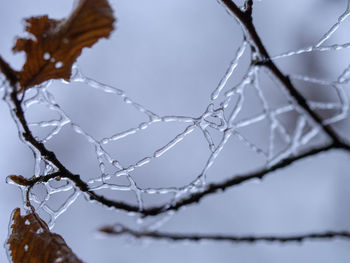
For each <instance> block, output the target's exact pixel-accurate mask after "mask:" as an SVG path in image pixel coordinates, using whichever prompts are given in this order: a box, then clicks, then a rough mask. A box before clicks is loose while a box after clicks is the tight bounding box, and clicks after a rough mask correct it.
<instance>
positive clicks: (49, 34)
mask: <svg viewBox="0 0 350 263" xmlns="http://www.w3.org/2000/svg"><path fill="white" fill-rule="evenodd" d="M114 21H115V19H114V16H113V10H112V8H111V7H110V5H109V3H108V1H107V0H80V1H79V3H78V5H77V7H76V8H75V10H74V11H73V12H72V13H71V15H70V16H69V17H68V18H67V19H63V20H54V19H50V18H48V16H40V17H31V18H28V19H26V23H27V26H26V31H27V32H29V33H30V34H31V35H32V36H33V38H19V39H17V42H16V44H15V46H14V47H13V51H14V52H19V51H25V53H26V62H25V64H24V66H23V68H22V71H21V72H19V82H20V85H21V87H22V91H23V90H25V89H28V88H30V87H32V86H34V85H37V84H40V83H42V82H44V81H47V80H50V79H60V78H63V79H65V80H69V78H70V76H71V68H72V64H73V63H74V62H75V60H76V59H77V57H78V56H79V55H80V54H81V50H82V49H83V48H84V47H91V46H92V45H93V44H94V43H96V42H97V41H98V40H99V39H100V38H103V37H105V38H108V37H109V35H110V33H111V32H112V30H113V23H114Z"/></svg>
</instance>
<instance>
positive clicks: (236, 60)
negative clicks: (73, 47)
mask: <svg viewBox="0 0 350 263" xmlns="http://www.w3.org/2000/svg"><path fill="white" fill-rule="evenodd" d="M349 14H350V10H349V2H348V4H347V8H346V10H345V11H344V13H343V14H342V15H341V16H340V17H339V18H338V21H337V22H336V23H335V24H334V25H333V26H332V27H331V28H330V29H329V30H328V31H327V32H326V33H325V34H324V35H323V36H322V38H321V39H320V40H319V41H317V42H316V43H315V44H314V45H312V46H309V47H306V48H303V49H300V50H294V51H288V52H286V53H283V54H280V55H276V56H273V57H272V60H280V59H284V58H288V57H291V56H296V55H298V54H303V53H308V52H316V51H318V52H331V51H332V52H334V51H337V50H342V49H347V48H349V47H350V43H344V44H333V45H328V46H327V41H328V40H329V39H330V38H331V37H332V35H333V34H334V33H335V32H336V31H337V29H338V28H340V27H341V26H342V23H343V22H344V21H345V20H346V19H347V18H348V16H349ZM243 32H244V30H243ZM254 52H255V51H254V50H253V49H252V46H251V43H250V40H249V37H248V36H246V37H245V38H244V40H243V41H242V43H241V44H240V46H239V47H238V48H236V49H235V50H234V52H233V53H234V56H233V58H232V60H231V63H230V64H229V65H228V67H227V70H226V72H224V74H223V76H222V78H221V79H220V80H219V81H218V85H217V86H216V87H213V89H212V92H211V94H210V96H209V98H208V100H207V104H206V105H203V106H204V107H203V108H205V110H204V112H202V114H201V115H200V116H178V115H165V116H163V115H160V114H158V113H157V112H154V111H153V110H152V105H141V104H139V103H138V102H137V101H135V100H134V99H133V98H131V97H129V96H128V95H127V94H126V92H125V91H124V90H123V89H121V88H119V87H114V86H110V85H107V84H104V83H102V82H100V81H97V80H95V79H93V78H90V77H88V76H86V75H84V73H83V72H82V71H81V70H80V69H79V66H78V65H75V66H74V68H73V74H72V77H71V80H70V82H69V83H67V82H63V83H64V84H65V85H72V84H73V83H80V84H82V85H84V86H86V88H92V89H95V90H97V91H98V92H101V93H105V94H108V96H112V97H114V98H116V100H115V101H116V102H118V103H122V104H125V105H127V106H128V107H129V108H130V109H133V110H136V111H137V112H138V113H139V114H141V115H143V116H144V117H145V119H146V121H142V122H140V123H139V124H138V125H136V126H135V127H130V128H128V129H125V130H124V131H121V132H116V133H113V134H106V135H105V136H102V137H101V138H97V137H96V136H93V135H92V134H90V133H89V132H88V131H87V130H85V129H84V128H83V127H82V125H80V124H79V123H78V122H77V121H76V120H75V119H74V118H73V117H70V116H69V114H68V113H67V112H66V111H65V109H64V108H62V107H61V106H60V105H59V104H58V103H57V101H56V98H55V96H54V95H53V93H52V92H50V88H51V86H52V85H53V84H54V83H55V82H53V81H50V82H47V83H45V84H44V85H41V86H37V87H34V88H32V89H31V90H30V91H28V92H26V94H25V97H24V98H23V101H22V107H23V110H24V112H25V113H28V112H29V111H30V110H31V109H32V108H33V107H35V106H37V105H41V106H44V107H45V108H46V109H47V111H49V112H53V113H55V114H56V116H58V117H56V118H54V119H51V120H44V121H34V122H28V125H29V127H30V128H31V129H34V128H36V129H37V128H39V129H40V128H45V129H49V130H50V132H49V133H48V134H45V136H39V135H37V136H36V139H37V140H38V141H40V142H42V143H44V144H45V145H47V144H48V143H49V142H50V141H52V139H53V138H55V137H56V136H57V135H58V134H60V133H61V132H62V130H63V128H69V129H71V130H72V131H73V132H74V133H75V134H77V135H78V136H81V137H82V138H83V139H84V140H85V141H86V142H87V143H88V144H89V145H91V146H92V148H93V149H94V154H95V157H96V158H95V160H96V164H97V165H98V169H99V173H98V174H96V175H95V177H94V178H91V179H89V180H88V181H87V183H88V185H89V187H90V190H92V191H95V192H96V193H99V191H101V190H109V191H114V192H130V193H133V195H135V197H136V200H137V206H138V207H139V210H140V211H142V210H143V209H144V208H145V206H146V205H145V202H144V200H143V196H144V195H152V196H155V197H156V198H158V197H159V198H160V197H161V196H162V195H170V196H171V198H170V199H169V200H168V201H167V204H169V205H170V204H172V203H174V202H176V201H177V200H179V199H181V198H184V197H185V196H188V195H189V194H191V193H195V192H200V191H202V189H203V187H204V186H205V185H206V184H207V183H208V179H207V174H208V171H210V169H212V167H213V165H214V164H215V162H216V160H217V159H218V157H219V156H220V154H221V153H222V151H223V150H224V149H225V147H227V145H228V142H229V141H230V138H232V137H234V138H236V139H238V140H239V141H241V142H242V143H243V144H244V145H246V147H248V148H249V149H250V150H251V151H252V152H254V153H256V154H257V155H259V156H262V157H263V158H264V160H265V165H266V167H271V166H272V165H274V164H276V163H278V162H280V161H281V160H283V159H285V158H288V157H290V156H295V155H297V154H298V153H299V152H300V151H301V150H302V149H305V147H306V146H307V145H308V144H310V142H312V140H313V139H314V138H316V137H317V136H318V135H319V134H320V133H322V129H321V127H320V125H318V124H316V123H315V122H314V121H313V120H312V119H311V118H310V116H308V114H307V113H305V111H304V110H303V108H301V106H300V105H298V104H297V102H296V101H295V99H294V98H293V97H290V96H289V95H288V92H286V90H285V87H284V86H283V84H282V83H280V81H279V80H278V79H276V78H275V76H274V75H272V74H271V73H270V72H269V71H268V70H267V69H264V68H263V67H259V66H256V65H254V64H252V65H250V66H249V67H248V68H247V69H246V71H245V74H244V75H243V77H240V79H239V80H238V81H236V83H235V84H232V82H231V80H232V77H233V75H234V73H235V71H236V70H237V68H238V67H239V65H240V62H241V60H242V59H243V57H244V56H245V55H247V54H248V55H249V56H250V59H251V60H254V59H256V57H257V56H258V54H256V53H254ZM262 76H264V77H267V78H268V79H269V80H270V81H271V82H272V83H274V85H275V86H276V87H278V89H279V90H280V91H281V92H282V94H283V96H284V98H285V100H284V101H285V103H283V105H278V106H275V105H272V104H271V103H270V101H269V98H268V95H266V89H265V88H264V87H263V85H262V83H261V77H262ZM290 77H291V79H292V80H295V81H301V82H304V83H311V84H315V85H319V86H326V87H329V88H331V89H333V90H334V91H335V94H336V95H337V100H336V101H327V102H319V101H311V100H309V101H308V104H309V106H310V107H311V109H312V110H315V111H317V110H321V111H330V112H331V113H332V114H330V115H329V116H327V118H325V119H324V124H325V125H330V124H334V123H336V122H339V121H341V120H343V119H344V118H346V117H347V114H348V98H347V95H346V93H345V91H344V87H345V86H346V85H347V84H348V83H349V81H350V64H349V66H347V67H346V68H344V70H343V72H342V73H341V74H340V75H339V76H338V77H337V79H335V80H324V79H319V78H313V77H310V76H304V75H291V76H290ZM1 81H2V82H3V84H2V85H1V91H2V92H3V93H4V99H5V101H6V102H7V103H8V105H9V106H10V108H11V109H12V110H13V109H14V105H13V103H12V102H11V99H10V95H9V94H10V87H8V86H7V85H6V83H5V80H3V79H2V80H1ZM247 90H249V91H250V92H253V93H254V96H255V97H256V98H257V101H258V103H259V107H260V112H259V113H255V114H253V115H251V116H244V117H241V116H242V114H241V113H242V109H244V107H246V106H247V105H246V102H247V101H248V99H247V96H249V95H247V94H246V93H247ZM248 106H249V105H248ZM286 113H293V114H294V115H295V116H296V121H295V123H294V124H293V125H290V124H288V125H286V124H285V123H283V121H282V120H281V118H280V117H281V116H283V114H286ZM12 117H13V119H14V120H15V122H16V123H17V126H18V130H19V135H20V137H21V139H22V141H23V142H24V143H26V144H27V145H28V147H29V148H30V149H31V150H32V151H33V153H34V157H35V166H34V175H35V176H36V177H39V176H45V175H48V174H52V173H54V172H56V171H57V168H56V167H55V166H54V165H52V164H51V163H50V162H49V161H48V160H47V159H46V158H45V156H41V154H40V152H39V151H38V149H36V148H35V147H33V146H32V145H31V144H30V143H28V142H26V140H25V138H24V137H23V135H22V132H21V131H22V129H23V127H22V126H21V124H20V122H19V120H18V119H17V117H16V115H15V114H13V115H12ZM282 119H283V118H282ZM260 122H266V123H267V124H268V127H269V131H268V133H267V134H268V135H267V138H264V140H265V141H267V142H268V143H267V145H266V147H262V146H261V145H259V144H258V143H256V140H254V139H252V138H251V136H246V135H245V133H244V131H245V130H246V129H249V128H251V129H253V130H254V129H256V128H255V127H256V126H255V125H257V124H259V123H260ZM157 123H158V124H159V123H175V124H181V125H182V126H181V127H183V125H184V126H185V128H184V129H182V131H181V132H180V133H178V134H176V135H175V136H173V137H172V138H171V139H170V140H168V141H167V142H166V143H165V144H163V145H162V146H161V147H159V148H157V149H156V150H154V151H151V152H149V153H148V154H147V155H145V156H144V157H142V158H140V159H138V160H137V161H135V162H134V163H132V164H125V163H123V161H121V160H120V159H119V158H118V157H115V156H114V155H113V154H112V153H111V152H110V151H109V150H108V149H109V148H108V146H109V145H111V144H112V143H114V142H118V141H122V140H125V139H126V138H129V137H132V136H134V135H135V134H138V133H142V132H143V131H145V130H147V129H149V128H150V127H153V126H155V124H157ZM196 131H199V134H201V135H200V136H202V138H204V141H205V142H206V145H207V148H208V150H209V154H208V157H207V160H206V162H205V165H204V166H203V167H201V168H200V170H201V172H200V173H199V174H192V175H189V176H191V180H190V181H189V183H188V184H185V185H182V186H180V187H179V186H173V187H141V186H140V185H139V184H138V181H137V179H135V177H134V173H135V172H136V171H139V170H141V172H142V169H143V168H144V167H146V166H147V165H149V164H150V163H152V162H154V160H156V159H158V158H160V157H161V156H164V155H167V154H168V153H169V152H171V151H173V149H174V148H176V147H177V146H178V145H180V144H181V143H182V142H183V141H184V139H185V138H187V137H189V135H190V134H193V133H194V132H196ZM214 134H215V135H214ZM34 135H35V134H34ZM259 136H261V135H260V134H258V133H257V134H256V137H259ZM214 137H215V138H214ZM217 137H218V138H219V139H218V140H217V139H216V138H217ZM277 137H278V138H280V140H277V139H276V138H277ZM233 165H234V164H233ZM107 167H112V168H113V169H109V168H107ZM144 176H147V174H145V175H144ZM121 177H123V178H124V179H126V181H127V183H126V184H118V183H116V182H115V181H114V179H115V178H121ZM23 188H24V187H23ZM39 188H41V189H39ZM24 190H25V188H24ZM40 191H41V194H38V192H40ZM23 192H24V193H25V191H23ZM43 192H44V194H43ZM62 192H67V193H69V194H68V195H67V196H66V197H65V198H64V200H60V205H59V206H58V207H52V206H51V205H50V200H52V199H55V198H56V195H57V194H59V193H62ZM80 195H84V193H83V192H81V191H80V190H79V188H78V187H77V186H76V185H75V184H74V183H73V182H71V181H70V180H68V179H65V178H62V179H60V180H59V181H58V180H57V179H51V180H49V181H48V182H43V183H40V185H38V186H37V187H33V188H32V189H31V190H30V192H29V199H30V201H31V202H32V204H33V205H34V207H35V209H36V210H37V211H41V212H45V213H46V214H47V215H48V216H49V218H48V220H47V221H48V223H49V226H50V227H53V226H54V223H55V220H56V219H57V218H58V217H59V216H60V215H62V214H63V213H64V212H65V211H66V210H67V209H68V207H69V206H70V205H72V204H73V203H74V202H75V201H76V200H77V198H78V197H79V196H80ZM165 205H166V203H165ZM172 214H173V213H170V212H168V213H166V214H165V215H163V216H162V217H161V219H159V220H157V221H156V223H152V224H151V225H149V226H148V227H149V228H150V229H154V228H156V227H159V226H160V225H161V224H162V223H163V222H165V220H166V219H167V218H168V217H170V216H171V215H172Z"/></svg>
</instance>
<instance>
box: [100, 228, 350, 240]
mask: <svg viewBox="0 0 350 263" xmlns="http://www.w3.org/2000/svg"><path fill="white" fill-rule="evenodd" d="M99 231H100V232H102V233H105V234H107V235H113V236H120V235H131V236H132V237H134V238H152V239H157V240H171V241H202V240H208V241H229V242H233V243H254V242H259V241H265V242H269V243H272V242H280V243H286V242H302V241H304V240H307V239H309V240H315V239H332V238H344V239H350V232H348V231H339V232H335V231H326V232H320V233H310V234H301V235H286V236H273V235H264V236H255V235H254V236H253V235H246V236H237V235H220V234H177V233H165V232H158V231H154V232H150V231H136V230H132V229H130V228H127V227H125V226H122V225H117V226H106V227H102V228H100V229H99Z"/></svg>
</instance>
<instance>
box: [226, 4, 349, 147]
mask: <svg viewBox="0 0 350 263" xmlns="http://www.w3.org/2000/svg"><path fill="white" fill-rule="evenodd" d="M221 1H222V3H223V4H224V5H225V6H226V7H227V8H228V9H229V10H230V11H231V12H232V13H233V14H234V15H235V17H236V18H237V19H238V21H239V22H240V23H241V25H242V27H243V28H244V29H245V30H246V32H247V33H248V34H249V36H250V39H251V41H252V43H253V44H254V46H255V48H256V50H257V52H258V54H259V55H260V61H257V62H256V65H261V66H264V67H266V68H267V69H269V70H270V71H271V73H272V74H273V75H274V76H275V77H276V78H277V79H278V80H279V81H280V82H281V83H282V84H283V85H284V86H285V88H286V90H287V91H288V92H289V95H290V96H291V97H292V98H294V99H295V101H296V102H297V103H298V104H299V106H300V107H302V108H303V110H304V111H305V112H306V113H307V114H308V115H309V116H310V117H311V118H312V120H313V121H314V122H315V123H317V124H318V125H320V126H321V127H322V129H323V131H324V132H325V133H326V134H327V135H328V136H329V137H330V138H331V139H332V141H333V142H334V143H335V144H337V145H341V146H342V147H343V148H346V149H347V150H348V151H350V145H348V144H347V143H345V142H344V141H343V139H341V138H340V137H339V136H338V135H337V133H336V132H335V131H334V130H333V128H332V127H331V126H327V125H323V123H322V118H320V117H319V116H318V115H317V113H316V112H314V111H313V110H312V109H311V108H310V106H309V105H308V103H307V101H306V99H305V98H304V97H303V96H302V95H301V93H300V92H299V91H298V90H297V89H296V88H295V87H294V85H293V84H292V82H291V81H290V79H289V77H288V76H286V75H284V74H283V73H282V72H281V70H280V69H279V68H278V67H277V66H276V64H275V63H274V62H273V61H272V60H271V58H270V55H269V54H268V52H267V50H266V48H265V46H264V45H263V43H262V41H261V39H260V36H259V35H258V33H257V32H256V29H255V26H254V24H253V20H252V16H251V15H252V10H251V9H252V3H250V2H251V1H248V0H247V1H246V4H245V6H246V11H242V10H241V9H240V8H238V6H237V5H236V4H235V3H234V2H233V1H232V0H221Z"/></svg>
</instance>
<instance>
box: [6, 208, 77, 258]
mask: <svg viewBox="0 0 350 263" xmlns="http://www.w3.org/2000/svg"><path fill="white" fill-rule="evenodd" d="M7 247H8V254H9V257H10V260H12V262H13V263H39V262H40V263H53V262H55V263H60V262H61V263H63V262H64V263H82V261H81V260H80V259H78V258H77V256H76V255H75V254H74V253H73V251H72V250H71V249H70V248H69V247H68V246H67V244H66V242H65V241H64V239H63V238H62V237H61V236H60V235H57V234H54V233H51V232H50V230H49V228H48V226H47V224H46V223H45V222H44V221H43V220H41V219H40V217H39V216H38V215H37V214H35V213H30V214H28V215H26V216H23V217H22V216H21V214H20V209H19V208H16V209H15V210H14V211H13V214H12V221H11V227H10V235H9V238H8V240H7Z"/></svg>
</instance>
